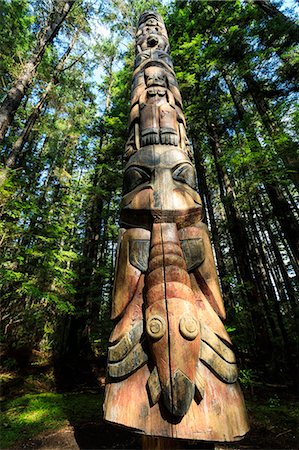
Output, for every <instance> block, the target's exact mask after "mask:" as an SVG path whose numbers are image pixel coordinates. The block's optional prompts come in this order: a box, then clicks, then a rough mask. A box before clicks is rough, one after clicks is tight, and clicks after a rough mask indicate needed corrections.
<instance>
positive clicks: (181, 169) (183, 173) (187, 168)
mask: <svg viewBox="0 0 299 450" xmlns="http://www.w3.org/2000/svg"><path fill="white" fill-rule="evenodd" d="M172 178H173V179H174V180H176V181H180V182H181V183H186V184H188V185H189V186H191V187H192V188H193V189H196V179H195V172H194V169H193V167H192V166H191V165H190V164H186V163H184V164H180V165H179V166H177V167H175V169H174V170H173V172H172Z"/></svg>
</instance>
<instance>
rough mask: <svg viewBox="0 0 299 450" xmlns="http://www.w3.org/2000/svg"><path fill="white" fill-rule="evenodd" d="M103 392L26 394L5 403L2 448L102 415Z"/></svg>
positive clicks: (95, 419)
mask: <svg viewBox="0 0 299 450" xmlns="http://www.w3.org/2000/svg"><path fill="white" fill-rule="evenodd" d="M102 401H103V398H102V394H100V393H97V394H89V393H71V394H57V393H54V392H49V393H42V394H26V395H23V396H22V397H19V398H16V399H13V400H7V401H6V402H5V403H4V408H3V411H2V415H3V418H2V421H1V444H2V446H1V448H2V449H5V448H9V447H11V446H12V445H14V444H15V443H16V442H18V441H26V440H28V439H31V438H33V437H34V436H36V435H38V434H39V433H41V432H42V431H48V430H54V429H59V428H62V427H64V426H65V425H67V424H69V423H71V424H73V423H80V422H83V421H86V420H93V421H97V420H100V418H101V410H102Z"/></svg>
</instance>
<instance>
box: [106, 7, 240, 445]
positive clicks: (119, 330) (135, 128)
mask: <svg viewBox="0 0 299 450" xmlns="http://www.w3.org/2000/svg"><path fill="white" fill-rule="evenodd" d="M168 50H169V45H168V37H167V32H166V29H165V26H164V23H163V20H162V18H161V17H160V16H159V15H158V14H157V13H156V12H152V11H147V12H145V13H144V14H142V16H141V18H140V21H139V28H138V32H137V35H136V59H135V71H134V75H133V84H132V96H131V112H130V121H129V139H128V142H127V145H126V152H125V157H126V161H127V163H126V167H125V175H124V187H123V199H122V211H121V227H122V228H121V230H120V237H119V243H118V255H117V266H116V274H115V284H114V293H113V305H112V318H113V319H114V320H115V327H114V330H113V332H112V335H111V338H110V346H109V354H108V379H107V387H106V398H105V405H104V417H105V419H106V420H107V421H109V422H111V423H114V424H119V425H123V426H125V427H129V428H132V429H133V430H134V431H136V432H140V433H143V434H145V435H151V436H164V437H168V438H181V439H192V440H203V441H234V440H239V439H241V438H242V437H243V436H244V434H245V433H246V432H247V431H248V422H247V416H246V410H245V406H244V401H243V396H242V393H241V391H240V388H239V385H238V383H237V377H238V370H237V366H236V359H235V355H234V352H233V349H232V344H231V341H230V338H229V336H228V334H227V332H226V331H225V328H224V325H223V323H222V320H221V319H224V318H225V311H224V306H223V301H222V297H221V293H220V289H219V283H218V278H217V272H216V268H215V263H214V258H213V252H212V249H211V244H210V239H209V235H208V231H207V228H206V225H204V224H203V223H202V204H201V199H200V196H199V194H198V193H197V192H196V179H195V170H194V167H193V165H192V162H191V159H190V147H189V141H188V138H187V136H186V125H185V119H184V115H183V110H182V99H181V95H180V92H179V88H178V85H177V82H176V78H175V74H174V71H173V67H172V62H171V58H170V56H169V54H168Z"/></svg>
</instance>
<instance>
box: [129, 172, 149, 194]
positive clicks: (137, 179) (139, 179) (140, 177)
mask: <svg viewBox="0 0 299 450" xmlns="http://www.w3.org/2000/svg"><path fill="white" fill-rule="evenodd" d="M150 179H151V174H150V173H148V172H147V171H146V170H144V169H141V167H129V169H128V170H126V172H125V176H124V184H123V192H124V194H127V193H128V192H131V191H132V190H133V189H135V188H136V187H137V186H139V185H140V184H143V183H146V182H148V181H150Z"/></svg>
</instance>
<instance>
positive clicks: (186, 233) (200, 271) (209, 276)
mask: <svg viewBox="0 0 299 450" xmlns="http://www.w3.org/2000/svg"><path fill="white" fill-rule="evenodd" d="M179 236H180V240H181V241H183V240H190V239H200V240H201V241H202V243H201V246H202V248H203V249H204V258H203V259H202V262H201V264H197V266H195V265H194V266H193V267H194V269H192V272H193V273H194V275H195V278H196V282H197V284H198V286H199V287H200V289H201V291H202V292H203V294H204V295H205V297H206V299H207V300H208V302H209V303H210V305H211V306H212V308H213V309H214V311H215V312H216V313H217V314H218V316H219V317H221V319H225V309H224V305H223V300H222V295H221V291H220V286H219V282H218V275H217V271H216V267H215V263H214V256H213V251H212V247H211V242H210V238H209V234H208V229H207V226H206V225H205V224H203V223H200V224H199V225H198V226H196V227H187V228H183V229H181V230H180V231H179ZM197 245H198V244H197ZM193 253H195V252H193ZM194 257H195V256H193V258H194Z"/></svg>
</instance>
